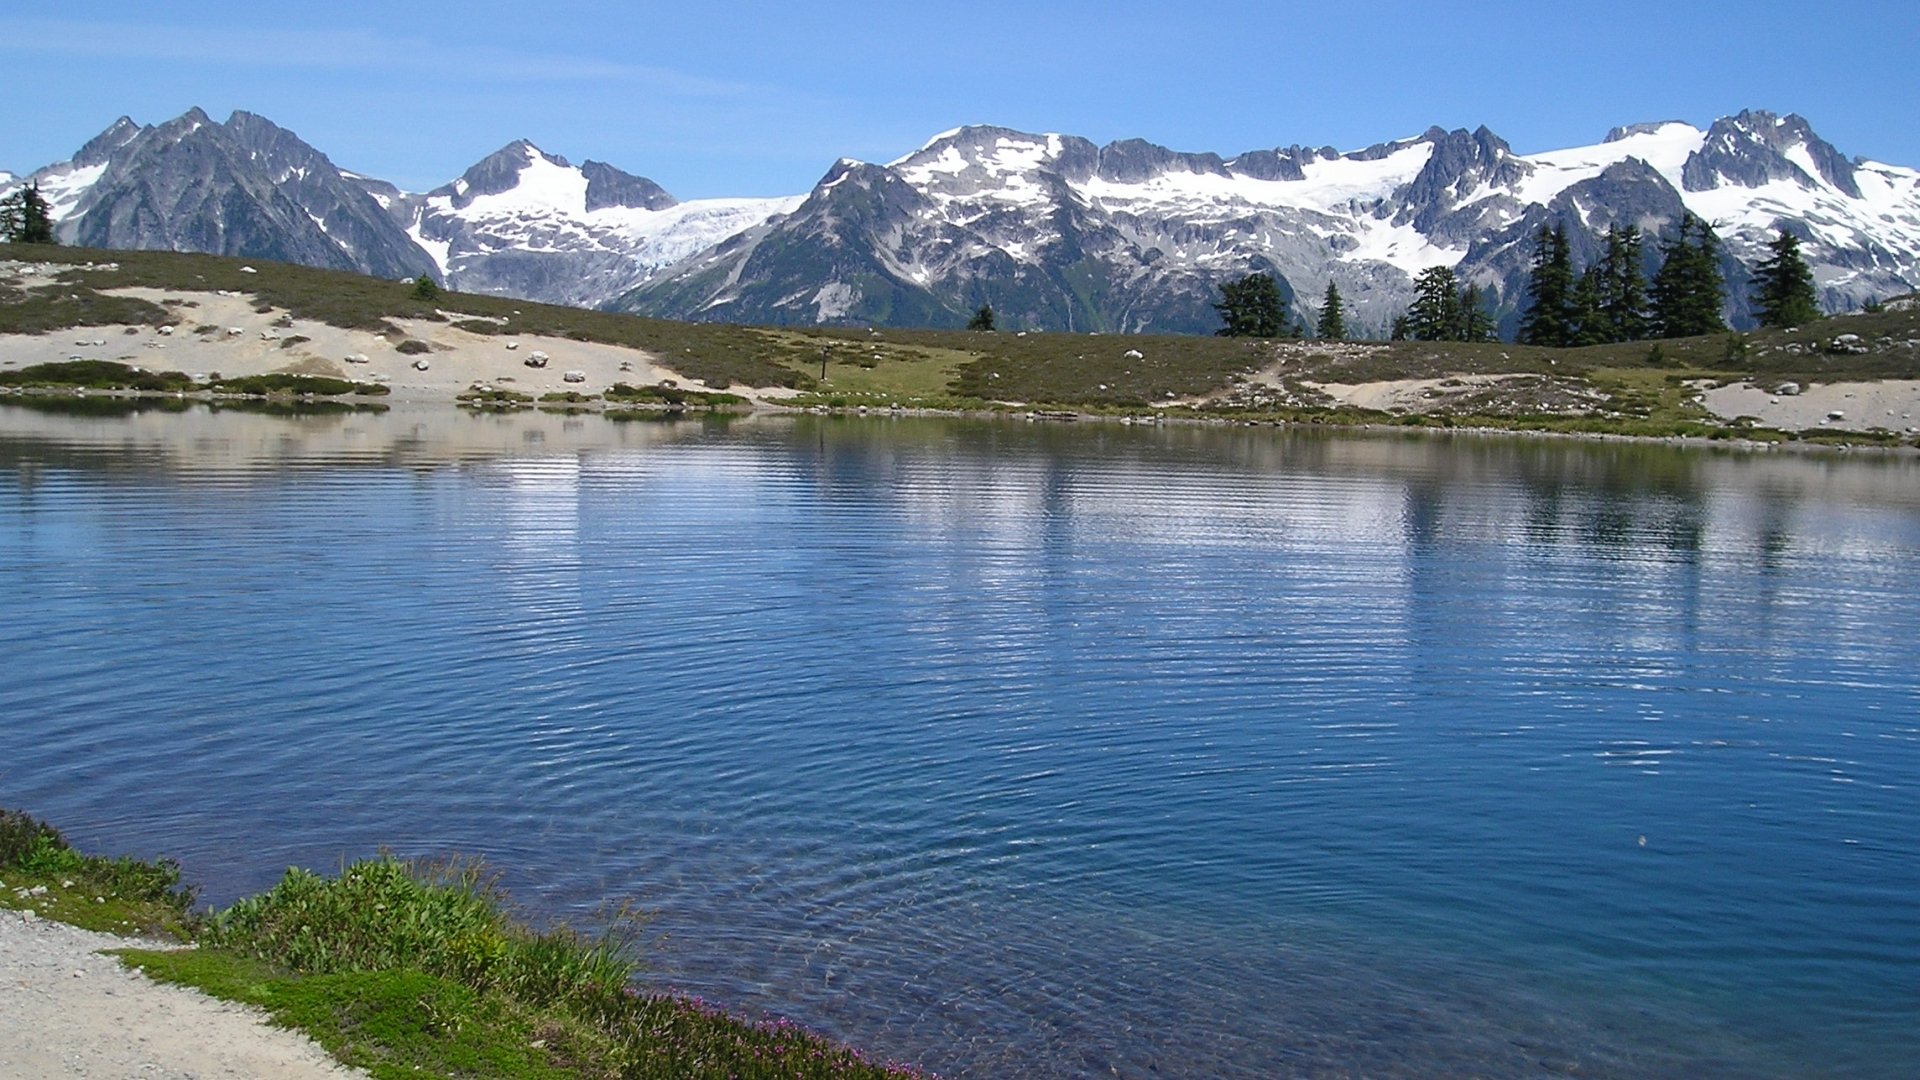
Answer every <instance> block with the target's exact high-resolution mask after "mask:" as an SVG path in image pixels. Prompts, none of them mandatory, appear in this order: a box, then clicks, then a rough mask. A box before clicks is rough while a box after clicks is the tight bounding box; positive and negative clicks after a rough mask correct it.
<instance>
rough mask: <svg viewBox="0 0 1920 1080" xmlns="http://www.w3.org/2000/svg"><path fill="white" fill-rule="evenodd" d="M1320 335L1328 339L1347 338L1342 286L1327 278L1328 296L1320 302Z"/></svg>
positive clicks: (1340, 339)
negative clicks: (1341, 292) (1341, 299)
mask: <svg viewBox="0 0 1920 1080" xmlns="http://www.w3.org/2000/svg"><path fill="white" fill-rule="evenodd" d="M1320 336H1321V338H1323V339H1325V340H1327V341H1345V340H1346V339H1347V313H1346V308H1345V306H1344V305H1342V304H1341V302H1340V287H1339V286H1338V285H1335V284H1334V283H1333V279H1332V278H1328V279H1327V296H1326V299H1324V300H1322V301H1321V302H1320Z"/></svg>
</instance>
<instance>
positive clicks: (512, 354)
mask: <svg viewBox="0 0 1920 1080" xmlns="http://www.w3.org/2000/svg"><path fill="white" fill-rule="evenodd" d="M111 291H112V292H113V293H114V294H116V295H122V296H133V297H139V298H140V299H143V300H148V301H151V302H153V303H156V304H158V303H161V302H162V301H163V300H166V299H169V298H174V299H180V300H186V301H189V302H191V303H192V304H194V305H195V306H193V307H185V306H180V307H174V308H173V309H172V310H174V311H176V312H177V313H178V315H179V317H180V319H181V324H180V325H179V326H178V327H176V328H175V329H174V331H173V333H172V334H162V333H160V332H158V330H157V329H156V328H154V327H149V326H136V327H121V326H90V327H81V328H78V329H74V330H62V331H56V332H54V333H51V334H39V335H31V334H6V335H0V370H5V369H7V368H20V367H27V366H29V365H32V364H41V363H48V362H52V361H58V360H72V359H83V360H117V361H119V362H121V363H124V364H132V365H134V366H137V367H142V368H147V369H149V370H155V371H183V372H186V373H187V374H189V375H214V374H218V375H222V376H227V377H234V376H242V375H265V374H269V373H273V372H295V373H299V374H312V375H319V374H325V375H335V376H339V377H343V378H350V379H355V380H358V381H361V382H381V383H385V384H386V385H387V386H388V387H389V388H391V390H392V398H391V400H393V401H395V402H400V401H450V400H452V399H453V398H454V396H455V395H457V394H459V393H460V392H462V391H464V390H466V389H468V388H470V387H471V386H473V385H474V384H475V383H486V384H489V385H491V386H494V387H497V388H500V389H509V390H516V391H519V392H520V393H525V394H532V395H535V396H539V395H541V394H545V393H549V392H552V391H559V390H577V391H580V392H582V393H589V394H597V393H601V392H603V391H605V390H606V389H607V387H609V386H612V385H613V384H614V383H620V382H624V383H629V384H632V385H645V384H651V383H658V382H662V381H664V380H668V379H672V380H674V381H675V382H678V383H679V384H680V385H682V386H685V387H688V388H691V389H703V388H705V387H704V384H702V383H700V382H698V381H696V380H690V379H687V378H684V377H682V376H680V375H679V374H678V373H676V372H675V371H673V370H672V369H671V368H669V367H666V366H665V365H662V364H660V363H658V362H657V360H656V358H655V357H654V356H653V355H652V354H650V353H647V352H643V351H641V350H638V349H627V348H622V347H619V346H615V345H601V344H596V343H593V342H585V341H573V340H570V339H567V338H552V337H538V336H526V337H521V336H516V335H512V334H499V335H492V334H475V333H472V332H470V331H466V330H460V329H457V328H455V327H453V326H451V325H449V324H447V323H436V322H424V321H421V320H417V319H393V320H390V321H391V322H392V323H393V324H394V325H395V326H398V327H400V328H401V330H402V331H403V332H404V334H405V337H404V338H391V339H390V338H386V337H382V336H380V335H378V334H375V333H372V332H370V331H365V330H343V329H341V328H339V327H336V326H328V325H326V324H325V323H318V322H312V321H309V320H305V319H295V320H293V321H292V323H291V325H285V326H278V325H275V323H276V321H278V320H279V319H280V318H281V316H283V315H284V314H285V313H284V312H282V311H278V310H275V311H268V312H264V313H262V312H256V311H255V310H254V307H255V306H256V305H255V302H254V300H253V298H252V297H248V296H242V295H237V294H235V295H224V296H223V295H219V294H216V293H203V292H186V291H182V290H175V289H149V288H128V289H115V290H111ZM197 326H210V327H213V328H214V329H213V330H212V331H211V332H209V333H204V334H195V333H193V332H192V331H193V329H194V328H195V327H197ZM296 336H298V337H304V338H306V339H308V340H306V341H303V342H298V343H296V344H294V345H291V346H288V345H287V344H286V341H287V339H289V338H292V337H296ZM408 338H410V339H413V340H417V341H422V342H425V343H426V344H427V345H428V346H429V349H430V351H428V352H427V353H424V354H421V355H418V356H412V355H407V354H404V353H401V352H399V351H398V350H397V349H396V346H397V345H399V344H400V342H401V341H402V340H405V339H408ZM536 352H538V353H545V354H546V356H547V362H546V366H545V367H543V368H534V367H529V366H527V364H526V361H527V360H528V359H529V358H530V357H532V356H533V354H534V353H536ZM362 356H364V357H365V358H366V360H365V362H364V363H361V362H354V361H350V360H349V359H348V358H349V357H362ZM416 361H420V362H424V363H425V365H426V369H425V370H424V371H423V370H421V369H420V368H419V367H418V366H417V365H416ZM569 371H577V372H580V373H581V374H582V375H583V376H584V379H583V380H582V381H581V382H577V383H573V382H568V381H566V378H565V376H566V373H567V372H569Z"/></svg>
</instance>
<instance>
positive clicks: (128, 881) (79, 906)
mask: <svg viewBox="0 0 1920 1080" xmlns="http://www.w3.org/2000/svg"><path fill="white" fill-rule="evenodd" d="M193 899H194V890H192V889H190V888H185V887H183V886H182V885H181V884H180V866H179V864H178V863H175V862H173V861H172V860H169V859H161V860H159V861H157V862H142V861H140V860H137V859H130V858H116V859H109V858H103V857H101V856H98V855H84V854H81V853H80V852H79V851H76V850H74V848H73V847H72V845H70V844H68V843H67V840H66V838H65V837H63V836H61V835H60V832H59V830H57V829H55V828H54V827H53V826H51V825H48V824H47V823H45V822H43V821H38V820H36V819H34V818H32V817H29V816H28V815H26V814H23V813H20V812H18V811H14V810H0V907H7V908H14V909H16V910H22V911H31V912H34V913H35V914H37V915H41V916H45V917H47V918H50V919H58V920H60V921H61V922H65V923H71V924H73V925H75V926H79V927H83V928H85V929H88V930H104V931H110V932H114V933H122V934H126V933H144V934H161V935H166V936H170V937H176V938H180V939H183V940H184V939H186V938H187V937H188V936H189V935H190V933H191V931H192V928H193V926H194V923H195V919H194V916H193V915H192V909H193Z"/></svg>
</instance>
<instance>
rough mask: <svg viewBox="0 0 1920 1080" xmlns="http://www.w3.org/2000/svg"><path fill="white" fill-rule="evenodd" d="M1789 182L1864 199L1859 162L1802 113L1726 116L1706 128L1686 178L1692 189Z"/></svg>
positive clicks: (1752, 111)
mask: <svg viewBox="0 0 1920 1080" xmlns="http://www.w3.org/2000/svg"><path fill="white" fill-rule="evenodd" d="M1780 180H1787V181H1792V182H1794V183H1797V184H1799V185H1800V186H1802V187H1807V188H1811V187H1816V186H1819V184H1820V183H1821V182H1823V181H1824V182H1825V183H1826V184H1827V185H1829V186H1831V187H1833V188H1835V189H1837V190H1839V191H1841V192H1843V193H1844V194H1846V195H1848V196H1849V197H1852V198H1855V199H1857V198H1860V185H1859V181H1858V180H1857V179H1856V178H1855V173H1854V165H1853V163H1852V162H1850V161H1848V160H1847V159H1846V157H1845V156H1844V155H1842V154H1841V153H1840V152H1839V151H1838V150H1836V149H1834V148H1833V145H1832V144H1830V143H1828V142H1827V141H1826V140H1825V139H1822V138H1820V137H1819V136H1818V135H1816V134H1814V131H1813V126H1812V125H1811V124H1809V123H1807V121H1806V119H1805V118H1804V117H1801V116H1797V115H1795V114H1792V113H1789V114H1787V115H1786V116H1779V115H1776V114H1774V113H1771V112H1766V111H1764V110H1760V109H1747V110H1743V111H1742V112H1740V113H1739V114H1737V115H1735V116H1728V117H1722V118H1721V119H1719V120H1716V121H1714V122H1713V126H1712V127H1710V128H1708V129H1707V138H1706V142H1705V144H1704V145H1702V146H1701V148H1700V149H1699V151H1698V152H1696V153H1695V154H1694V155H1693V156H1692V157H1691V158H1689V159H1688V160H1687V164H1686V168H1685V171H1684V172H1683V174H1682V182H1683V184H1684V185H1685V187H1686V189H1687V190H1688V191H1711V190H1713V189H1714V188H1718V187H1724V186H1728V185H1736V186H1739V187H1749V188H1754V187H1761V186H1764V185H1766V184H1769V183H1773V182H1775V181H1780Z"/></svg>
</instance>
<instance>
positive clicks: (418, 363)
mask: <svg viewBox="0 0 1920 1080" xmlns="http://www.w3.org/2000/svg"><path fill="white" fill-rule="evenodd" d="M432 366H433V365H432V364H429V363H427V362H426V361H425V360H415V361H414V362H413V370H415V371H425V370H427V369H428V368H430V367H432Z"/></svg>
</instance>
